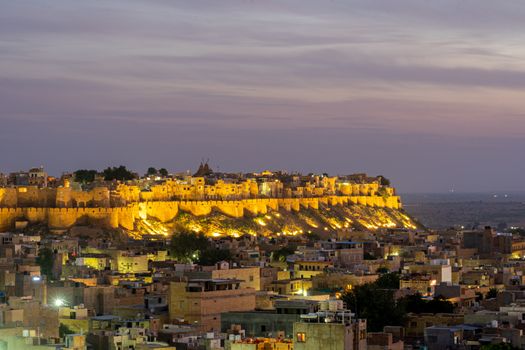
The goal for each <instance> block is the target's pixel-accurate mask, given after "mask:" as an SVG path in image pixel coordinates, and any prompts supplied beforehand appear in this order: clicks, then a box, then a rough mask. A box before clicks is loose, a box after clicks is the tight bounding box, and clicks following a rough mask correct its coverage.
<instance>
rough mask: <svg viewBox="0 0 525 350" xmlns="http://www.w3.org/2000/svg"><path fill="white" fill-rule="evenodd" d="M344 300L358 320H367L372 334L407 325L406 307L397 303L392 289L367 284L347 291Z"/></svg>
mask: <svg viewBox="0 0 525 350" xmlns="http://www.w3.org/2000/svg"><path fill="white" fill-rule="evenodd" d="M342 299H343V301H344V302H345V303H346V305H347V306H348V307H349V308H350V309H351V310H352V311H353V312H354V313H355V314H356V315H357V317H358V318H366V320H367V328H368V330H369V331H370V332H380V331H382V330H383V328H384V327H385V326H402V325H404V324H405V321H406V312H405V310H404V305H403V303H398V302H396V300H395V298H394V290H392V289H382V288H378V286H377V285H376V284H375V283H367V284H364V285H360V286H355V287H354V288H353V289H352V290H350V291H347V292H346V293H345V294H343V296H342Z"/></svg>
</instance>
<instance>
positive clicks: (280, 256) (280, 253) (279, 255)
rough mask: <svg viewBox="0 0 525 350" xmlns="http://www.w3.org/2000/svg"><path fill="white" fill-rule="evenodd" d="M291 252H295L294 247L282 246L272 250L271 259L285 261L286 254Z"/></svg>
mask: <svg viewBox="0 0 525 350" xmlns="http://www.w3.org/2000/svg"><path fill="white" fill-rule="evenodd" d="M293 253H295V250H294V249H292V248H290V247H282V248H281V249H278V250H274V251H273V252H272V260H273V261H281V262H284V261H286V257H287V256H288V255H292V254H293Z"/></svg>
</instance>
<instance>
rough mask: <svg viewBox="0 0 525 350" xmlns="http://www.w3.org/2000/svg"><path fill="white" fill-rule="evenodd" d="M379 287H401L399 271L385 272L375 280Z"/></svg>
mask: <svg viewBox="0 0 525 350" xmlns="http://www.w3.org/2000/svg"><path fill="white" fill-rule="evenodd" d="M374 285H375V286H376V287H377V288H382V289H399V274H398V273H397V272H389V273H385V274H383V275H381V276H379V278H378V279H377V280H376V281H375V282H374Z"/></svg>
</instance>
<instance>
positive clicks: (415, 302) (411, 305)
mask: <svg viewBox="0 0 525 350" xmlns="http://www.w3.org/2000/svg"><path fill="white" fill-rule="evenodd" d="M404 302H405V303H406V311H407V312H412V313H415V314H421V313H429V314H437V313H448V314H450V313H453V312H454V304H452V303H451V302H450V301H448V300H446V299H445V298H443V297H442V296H438V297H436V298H434V299H431V300H425V299H423V298H422V297H421V295H420V294H415V295H409V296H407V297H405V298H404Z"/></svg>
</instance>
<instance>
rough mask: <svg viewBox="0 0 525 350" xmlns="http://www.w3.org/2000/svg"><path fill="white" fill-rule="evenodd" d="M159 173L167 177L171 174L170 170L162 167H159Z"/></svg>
mask: <svg viewBox="0 0 525 350" xmlns="http://www.w3.org/2000/svg"><path fill="white" fill-rule="evenodd" d="M159 174H160V176H162V177H166V176H168V175H169V174H168V171H167V170H166V168H160V169H159Z"/></svg>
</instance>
